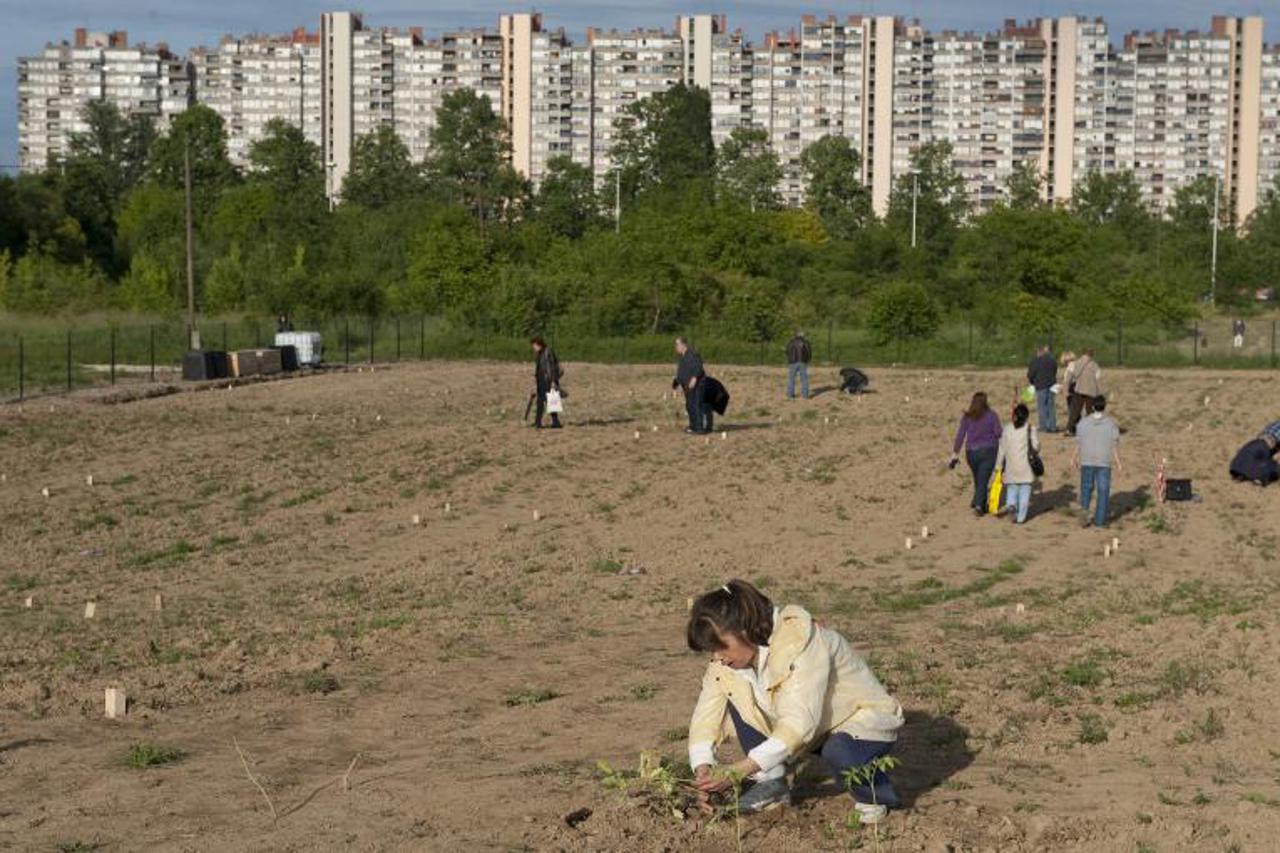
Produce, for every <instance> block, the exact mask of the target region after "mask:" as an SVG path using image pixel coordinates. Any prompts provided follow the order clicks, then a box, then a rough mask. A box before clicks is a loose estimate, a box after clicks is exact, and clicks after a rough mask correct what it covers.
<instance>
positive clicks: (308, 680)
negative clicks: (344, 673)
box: [302, 670, 340, 696]
mask: <svg viewBox="0 0 1280 853" xmlns="http://www.w3.org/2000/svg"><path fill="white" fill-rule="evenodd" d="M339 686H340V685H339V684H338V679H337V678H336V677H335V676H334V675H333V673H331V672H324V671H322V670H314V671H312V672H308V673H307V674H306V675H304V676H302V690H303V692H304V693H319V694H320V695H322V696H327V695H328V694H330V693H332V692H334V691H335V690H337V689H338V688H339Z"/></svg>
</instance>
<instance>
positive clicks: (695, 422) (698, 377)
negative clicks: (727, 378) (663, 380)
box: [671, 338, 713, 435]
mask: <svg viewBox="0 0 1280 853" xmlns="http://www.w3.org/2000/svg"><path fill="white" fill-rule="evenodd" d="M676 355H678V356H679V357H680V360H679V361H678V362H676V378H675V380H674V381H672V383H671V387H673V388H679V389H680V390H681V391H683V392H684V408H685V411H686V412H688V414H689V426H688V428H687V429H686V430H685V432H690V433H695V434H698V435H701V434H703V433H708V432H711V425H712V417H713V416H712V414H711V405H710V404H709V403H708V402H707V400H706V383H705V382H704V381H703V380H704V379H706V376H707V374H706V370H705V369H704V368H703V366H702V356H701V355H699V354H698V351H697V350H695V349H694V348H693V347H691V346H689V342H688V341H687V340H685V339H684V338H676Z"/></svg>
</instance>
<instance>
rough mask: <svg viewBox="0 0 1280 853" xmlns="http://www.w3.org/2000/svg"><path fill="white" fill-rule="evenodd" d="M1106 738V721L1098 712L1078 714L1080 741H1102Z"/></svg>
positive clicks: (1093, 742) (1087, 742) (1092, 742)
mask: <svg viewBox="0 0 1280 853" xmlns="http://www.w3.org/2000/svg"><path fill="white" fill-rule="evenodd" d="M1106 740H1107V722H1106V720H1104V719H1102V717H1101V715H1099V714H1081V715H1080V742H1081V743H1085V744H1095V743H1104V742H1106Z"/></svg>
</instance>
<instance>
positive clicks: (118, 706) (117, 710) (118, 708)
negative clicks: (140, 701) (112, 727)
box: [106, 687, 129, 720]
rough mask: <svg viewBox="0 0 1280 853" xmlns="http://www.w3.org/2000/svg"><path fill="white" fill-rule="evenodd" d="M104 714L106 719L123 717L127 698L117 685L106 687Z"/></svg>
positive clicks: (127, 702)
mask: <svg viewBox="0 0 1280 853" xmlns="http://www.w3.org/2000/svg"><path fill="white" fill-rule="evenodd" d="M106 700H107V701H106V706H107V707H106V714H107V719H108V720H115V719H119V718H120V717H123V716H124V715H125V712H126V711H127V709H128V707H129V700H128V699H127V698H126V697H125V694H124V691H123V690H121V689H119V688H117V687H108V688H107V693H106Z"/></svg>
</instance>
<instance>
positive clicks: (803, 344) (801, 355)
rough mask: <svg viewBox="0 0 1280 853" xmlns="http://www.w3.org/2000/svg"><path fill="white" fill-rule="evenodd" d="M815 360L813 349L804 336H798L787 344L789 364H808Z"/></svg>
mask: <svg viewBox="0 0 1280 853" xmlns="http://www.w3.org/2000/svg"><path fill="white" fill-rule="evenodd" d="M812 358H813V347H812V346H810V345H809V341H808V339H807V338H805V337H804V336H803V335H796V336H795V337H794V338H792V339H791V340H790V341H788V342H787V364H808V363H809V361H810V360H811V359H812Z"/></svg>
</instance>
